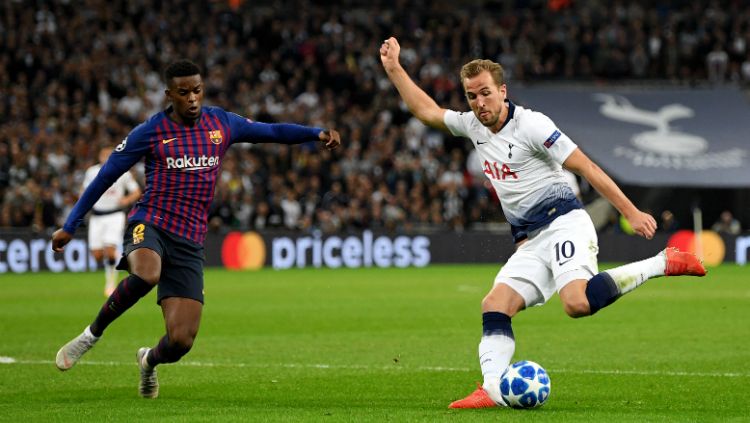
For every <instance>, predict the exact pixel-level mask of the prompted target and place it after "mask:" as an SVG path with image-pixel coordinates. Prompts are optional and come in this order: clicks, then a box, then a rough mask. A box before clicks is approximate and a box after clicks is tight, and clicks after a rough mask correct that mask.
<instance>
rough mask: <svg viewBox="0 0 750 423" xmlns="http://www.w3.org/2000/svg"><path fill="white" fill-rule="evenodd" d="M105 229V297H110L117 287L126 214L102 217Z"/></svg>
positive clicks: (103, 236) (103, 237) (103, 235)
mask: <svg viewBox="0 0 750 423" xmlns="http://www.w3.org/2000/svg"><path fill="white" fill-rule="evenodd" d="M101 220H102V222H103V223H104V225H106V226H105V227H103V228H101V229H100V230H101V231H103V232H102V235H101V242H102V249H103V258H102V261H103V264H104V295H105V296H107V297H109V296H110V295H112V292H114V290H115V287H116V285H117V273H118V272H117V261H118V259H119V257H118V251H117V246H118V245H119V244H120V243H121V242H122V239H123V235H124V234H125V213H123V212H116V213H112V214H109V215H106V216H102V219H101Z"/></svg>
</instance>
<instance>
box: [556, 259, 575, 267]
mask: <svg viewBox="0 0 750 423" xmlns="http://www.w3.org/2000/svg"><path fill="white" fill-rule="evenodd" d="M571 260H573V259H568V260H565V261H561V262H558V263H557V265H558V266H562V265H563V264H565V263H567V262H569V261H571Z"/></svg>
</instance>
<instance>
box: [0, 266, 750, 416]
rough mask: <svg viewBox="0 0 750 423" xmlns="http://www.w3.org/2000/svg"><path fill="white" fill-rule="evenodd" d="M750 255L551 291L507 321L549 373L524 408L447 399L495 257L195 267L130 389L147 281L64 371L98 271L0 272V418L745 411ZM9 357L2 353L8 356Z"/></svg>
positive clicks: (475, 332) (88, 314)
mask: <svg viewBox="0 0 750 423" xmlns="http://www.w3.org/2000/svg"><path fill="white" fill-rule="evenodd" d="M747 269H748V268H742V267H737V266H723V267H719V268H713V269H711V270H710V273H709V275H708V276H707V277H706V278H703V279H698V278H687V277H681V278H668V279H664V278H662V279H656V280H652V281H650V282H648V283H647V284H646V285H645V286H643V287H641V288H640V289H638V290H636V291H635V292H633V293H631V294H629V295H627V296H625V297H623V298H621V299H620V300H618V302H617V303H615V304H614V305H613V306H611V307H608V308H607V309H604V310H603V311H601V312H600V313H599V314H597V315H596V316H594V317H593V318H585V319H578V320H573V319H571V318H568V317H567V316H565V314H564V312H563V311H562V307H561V305H560V303H559V300H558V299H557V297H555V298H554V299H553V300H552V301H551V302H550V303H549V304H547V305H545V306H544V307H534V308H532V309H530V310H526V311H524V312H522V313H521V314H519V315H518V316H517V317H516V318H515V319H514V321H513V326H514V331H515V334H516V339H517V348H516V354H515V357H514V360H518V359H530V360H534V361H537V362H538V363H541V364H542V365H543V366H544V367H546V368H547V370H548V371H549V373H550V376H551V379H552V393H551V396H550V399H549V401H548V402H547V404H545V406H544V407H542V408H541V409H536V410H509V409H485V410H449V409H448V408H447V405H448V403H449V402H450V401H452V400H455V399H458V398H461V397H463V396H465V395H466V394H468V393H469V392H471V391H472V390H473V389H474V388H475V387H476V385H475V381H479V380H481V375H480V371H479V367H478V363H477V352H476V351H477V343H478V341H479V336H480V334H481V315H480V308H479V304H480V301H481V299H482V297H483V295H484V294H485V292H486V291H487V289H488V288H489V287H490V285H491V283H492V280H493V279H494V276H495V273H496V272H497V266H475V265H464V266H432V267H429V268H424V269H415V268H411V269H357V270H340V269H339V270H327V269H322V270H313V269H307V270H288V271H273V270H263V271H260V272H252V273H243V272H228V271H224V270H216V269H207V270H206V299H207V303H206V307H205V309H204V314H203V323H202V327H201V331H200V334H199V335H198V338H197V340H196V344H195V346H194V348H193V350H192V351H191V352H190V353H189V354H188V355H187V356H186V357H185V358H184V361H182V362H180V363H178V364H173V365H164V366H160V367H159V381H160V384H161V392H160V397H159V398H158V399H156V400H145V399H141V398H140V397H138V394H137V386H138V369H137V367H136V363H135V353H136V351H137V349H138V347H140V346H153V345H154V344H155V343H156V342H157V340H158V339H159V337H160V336H161V335H162V334H163V322H162V318H161V312H160V310H159V308H158V307H157V306H156V305H155V294H154V293H153V292H152V293H151V294H149V296H148V297H146V298H145V299H144V300H141V302H139V303H138V304H136V306H135V307H133V309H131V310H129V311H128V312H127V313H126V314H125V315H124V316H122V317H121V318H120V319H119V320H117V321H116V322H115V323H113V325H112V326H110V328H109V329H108V331H107V333H106V334H105V336H104V338H102V340H101V341H100V342H99V343H98V344H97V346H96V347H95V348H94V349H93V350H91V351H90V352H89V353H88V354H87V355H86V356H85V357H84V358H83V360H82V361H81V362H80V363H79V364H78V365H77V366H76V367H74V368H73V369H71V370H70V371H67V372H64V373H63V372H60V371H58V370H57V369H56V368H55V366H54V357H55V353H56V352H57V350H58V348H59V347H60V346H61V345H62V344H64V343H65V342H67V341H68V340H69V339H71V338H72V337H73V336H75V335H77V334H78V333H80V331H81V330H82V329H83V328H84V327H85V325H86V324H88V323H89V322H90V320H91V319H92V318H93V316H94V314H95V313H96V312H97V311H98V309H99V307H100V305H101V304H102V302H103V300H104V297H103V296H102V294H101V290H102V284H103V275H102V274H101V273H88V274H70V273H68V274H51V273H43V274H25V275H7V274H6V275H2V276H0V334H1V335H2V336H0V356H2V357H11V358H13V359H15V360H16V362H15V363H12V364H0V421H9V422H19V421H126V422H132V421H160V422H164V421H207V422H212V421H284V422H287V421H295V422H297V421H376V422H381V421H398V422H401V421H487V420H489V419H492V420H498V421H511V422H512V421H524V422H536V421H549V422H581V421H612V422H614V421H617V422H645V421H701V422H705V421H720V422H729V421H747V418H748V417H747V416H748V404H749V403H748V400H747V398H748V397H750V388H749V387H748V385H749V383H748V382H750V371H748V369H747V362H748V358H750V353H749V352H748V347H749V346H750V343H749V342H750V341H748V339H750V325H748V323H747V322H748V303H749V302H750V281H749V280H748V278H747V275H748V270H747ZM5 361H7V359H5Z"/></svg>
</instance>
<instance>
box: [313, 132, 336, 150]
mask: <svg viewBox="0 0 750 423" xmlns="http://www.w3.org/2000/svg"><path fill="white" fill-rule="evenodd" d="M318 138H320V140H321V141H322V142H324V143H325V145H326V148H327V149H329V150H333V149H334V148H336V147H338V146H339V145H341V135H339V132H338V131H337V130H335V129H327V130H325V131H321V132H320V134H318Z"/></svg>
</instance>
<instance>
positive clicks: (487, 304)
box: [482, 292, 523, 317]
mask: <svg viewBox="0 0 750 423" xmlns="http://www.w3.org/2000/svg"><path fill="white" fill-rule="evenodd" d="M522 308H523V307H522V305H518V304H515V302H514V301H513V299H512V298H508V297H507V296H504V295H502V293H498V292H490V293H489V294H487V295H485V297H484V298H483V299H482V311H483V312H484V311H499V312H502V313H505V314H507V315H508V316H510V317H513V316H515V315H516V314H517V313H518V312H519V311H520V310H521V309H522Z"/></svg>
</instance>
